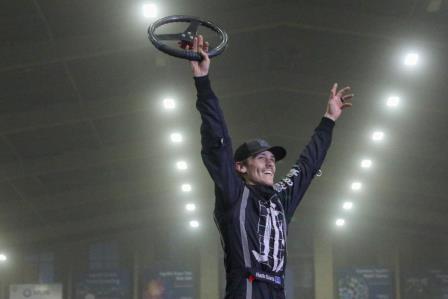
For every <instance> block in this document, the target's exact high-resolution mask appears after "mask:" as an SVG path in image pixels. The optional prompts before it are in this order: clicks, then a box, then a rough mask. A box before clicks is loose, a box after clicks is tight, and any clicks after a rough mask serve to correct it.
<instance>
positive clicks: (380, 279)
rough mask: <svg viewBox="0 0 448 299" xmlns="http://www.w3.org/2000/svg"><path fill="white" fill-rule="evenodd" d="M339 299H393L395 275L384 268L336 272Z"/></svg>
mask: <svg viewBox="0 0 448 299" xmlns="http://www.w3.org/2000/svg"><path fill="white" fill-rule="evenodd" d="M336 274H337V282H338V298H339V299H392V298H394V295H393V291H394V290H393V274H392V272H391V271H390V270H388V269H382V268H354V269H345V270H340V271H337V272H336Z"/></svg>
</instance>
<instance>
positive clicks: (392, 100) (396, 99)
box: [386, 96, 400, 108]
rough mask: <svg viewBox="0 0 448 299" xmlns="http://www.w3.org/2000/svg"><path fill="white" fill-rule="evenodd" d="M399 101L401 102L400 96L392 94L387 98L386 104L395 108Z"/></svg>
mask: <svg viewBox="0 0 448 299" xmlns="http://www.w3.org/2000/svg"><path fill="white" fill-rule="evenodd" d="M399 102H400V98H399V97H397V96H390V97H388V98H387V102H386V105H387V106H388V107H391V108H393V107H397V106H398V103H399Z"/></svg>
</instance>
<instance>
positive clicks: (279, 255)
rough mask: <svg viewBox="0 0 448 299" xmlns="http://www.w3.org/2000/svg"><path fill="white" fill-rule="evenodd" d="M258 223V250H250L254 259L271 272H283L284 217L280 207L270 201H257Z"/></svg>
mask: <svg viewBox="0 0 448 299" xmlns="http://www.w3.org/2000/svg"><path fill="white" fill-rule="evenodd" d="M258 205H259V208H260V211H259V212H260V218H259V221H258V228H257V231H258V240H259V242H260V246H259V248H260V249H259V250H260V252H256V251H255V250H252V254H253V255H254V257H255V259H256V260H257V261H258V262H259V263H261V264H264V265H266V266H268V267H269V270H271V271H273V272H279V271H282V270H283V264H284V262H285V253H286V235H285V233H286V232H285V231H284V228H283V223H284V219H285V216H284V214H283V212H282V211H281V210H280V206H279V205H278V204H276V203H274V202H272V201H261V200H260V201H259V202H258Z"/></svg>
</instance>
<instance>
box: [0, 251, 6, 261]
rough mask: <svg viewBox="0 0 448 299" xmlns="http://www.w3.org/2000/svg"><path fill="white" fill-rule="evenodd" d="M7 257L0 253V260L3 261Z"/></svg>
mask: <svg viewBox="0 0 448 299" xmlns="http://www.w3.org/2000/svg"><path fill="white" fill-rule="evenodd" d="M7 259H8V258H7V257H6V255H5V254H3V253H1V254H0V262H5V261H6V260H7Z"/></svg>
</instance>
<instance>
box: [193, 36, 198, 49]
mask: <svg viewBox="0 0 448 299" xmlns="http://www.w3.org/2000/svg"><path fill="white" fill-rule="evenodd" d="M193 51H194V52H197V51H198V38H197V37H195V38H194V39H193Z"/></svg>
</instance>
